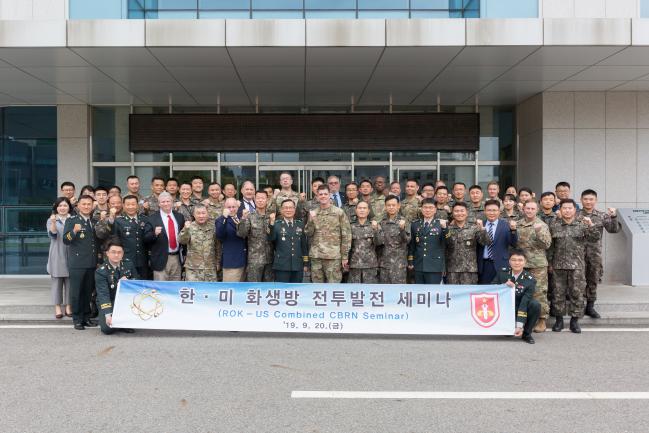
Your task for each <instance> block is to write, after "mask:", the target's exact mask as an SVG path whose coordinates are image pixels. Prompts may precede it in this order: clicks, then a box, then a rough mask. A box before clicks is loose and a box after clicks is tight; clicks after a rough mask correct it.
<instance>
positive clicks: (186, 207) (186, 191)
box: [174, 183, 195, 221]
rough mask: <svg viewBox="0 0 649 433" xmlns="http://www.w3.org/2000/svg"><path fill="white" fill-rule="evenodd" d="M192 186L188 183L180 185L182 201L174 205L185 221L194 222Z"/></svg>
mask: <svg viewBox="0 0 649 433" xmlns="http://www.w3.org/2000/svg"><path fill="white" fill-rule="evenodd" d="M191 197H192V186H191V185H190V184H188V183H183V184H182V185H180V199H179V200H178V201H176V202H175V203H174V210H175V211H176V212H179V213H180V214H182V216H183V217H185V221H193V220H194V206H195V205H194V203H192V199H191Z"/></svg>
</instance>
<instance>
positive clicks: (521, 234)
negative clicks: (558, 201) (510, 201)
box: [516, 218, 552, 331]
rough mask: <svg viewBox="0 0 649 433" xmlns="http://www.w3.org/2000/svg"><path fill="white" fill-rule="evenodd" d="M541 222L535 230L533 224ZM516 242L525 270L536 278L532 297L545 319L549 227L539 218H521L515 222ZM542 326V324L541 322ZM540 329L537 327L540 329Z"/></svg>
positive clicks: (550, 242) (549, 242)
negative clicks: (521, 254)
mask: <svg viewBox="0 0 649 433" xmlns="http://www.w3.org/2000/svg"><path fill="white" fill-rule="evenodd" d="M536 224H541V229H540V230H539V231H538V232H537V231H536V229H535V228H534V225H536ZM517 232H518V242H517V244H516V246H517V247H518V248H520V249H522V250H523V252H524V253H525V259H526V263H525V270H527V271H528V272H529V273H530V274H531V275H532V276H533V277H534V279H535V280H536V291H535V292H534V299H536V300H537V301H538V302H539V304H540V305H541V316H540V318H541V319H547V318H548V314H549V313H550V304H549V302H548V259H547V254H546V252H547V250H548V249H549V248H550V246H551V245H552V235H551V234H550V228H549V227H548V226H547V224H545V223H544V222H543V221H541V220H540V219H539V218H534V220H532V221H527V220H525V219H524V220H522V221H520V222H519V223H518V224H517ZM541 326H542V327H543V324H541ZM540 330H541V329H539V331H540Z"/></svg>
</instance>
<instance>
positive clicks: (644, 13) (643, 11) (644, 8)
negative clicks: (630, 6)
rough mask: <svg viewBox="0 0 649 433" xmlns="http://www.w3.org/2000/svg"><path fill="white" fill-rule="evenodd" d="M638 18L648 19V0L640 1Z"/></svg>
mask: <svg viewBox="0 0 649 433" xmlns="http://www.w3.org/2000/svg"><path fill="white" fill-rule="evenodd" d="M640 16H641V17H642V18H649V0H641V1H640Z"/></svg>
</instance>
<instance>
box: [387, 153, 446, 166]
mask: <svg viewBox="0 0 649 433" xmlns="http://www.w3.org/2000/svg"><path fill="white" fill-rule="evenodd" d="M392 161H393V162H394V161H428V162H430V163H432V164H437V152H392Z"/></svg>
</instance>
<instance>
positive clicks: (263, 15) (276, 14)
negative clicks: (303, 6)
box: [252, 10, 303, 20]
mask: <svg viewBox="0 0 649 433" xmlns="http://www.w3.org/2000/svg"><path fill="white" fill-rule="evenodd" d="M252 17H253V18H257V19H271V20H272V19H300V18H302V17H303V13H302V11H301V10H299V11H259V10H257V11H255V10H253V11H252Z"/></svg>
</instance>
